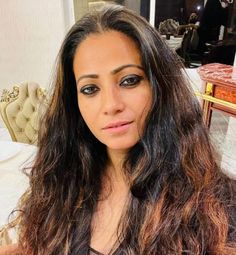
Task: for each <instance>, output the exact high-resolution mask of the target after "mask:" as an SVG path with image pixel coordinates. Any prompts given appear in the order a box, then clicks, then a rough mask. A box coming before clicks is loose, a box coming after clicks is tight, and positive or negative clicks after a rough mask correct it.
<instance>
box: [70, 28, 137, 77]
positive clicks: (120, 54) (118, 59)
mask: <svg viewBox="0 0 236 255" xmlns="http://www.w3.org/2000/svg"><path fill="white" fill-rule="evenodd" d="M124 64H139V65H141V55H140V51H139V49H138V47H137V45H136V43H135V42H134V41H133V40H132V39H131V38H130V37H128V36H127V35H125V34H123V33H121V32H118V31H113V30H111V31H106V32H102V33H96V34H91V35H89V36H88V37H87V38H86V39H85V40H84V41H82V42H81V43H80V45H79V46H78V47H77V49H76V52H75V56H74V62H73V68H74V71H76V70H79V71H80V72H83V71H94V68H96V69H97V70H98V71H99V69H102V68H103V69H105V68H108V69H114V68H116V67H117V66H121V65H124ZM90 69H92V70H90Z"/></svg>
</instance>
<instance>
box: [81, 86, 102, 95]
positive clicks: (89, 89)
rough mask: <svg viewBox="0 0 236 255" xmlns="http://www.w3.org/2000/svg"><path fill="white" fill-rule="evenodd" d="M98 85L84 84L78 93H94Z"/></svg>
mask: <svg viewBox="0 0 236 255" xmlns="http://www.w3.org/2000/svg"><path fill="white" fill-rule="evenodd" d="M98 90H99V89H98V87H97V86H96V85H86V86H84V87H82V88H81V89H80V93H82V94H84V95H88V96H91V95H94V94H95V93H96V92H97V91H98Z"/></svg>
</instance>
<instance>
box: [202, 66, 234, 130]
mask: <svg viewBox="0 0 236 255" xmlns="http://www.w3.org/2000/svg"><path fill="white" fill-rule="evenodd" d="M198 72H199V75H200V77H201V79H202V80H203V81H204V82H205V88H204V92H205V94H204V95H203V99H205V100H204V104H203V118H204V121H205V123H206V125H207V126H208V127H210V124H211V116H212V111H214V110H217V111H221V112H223V113H225V114H228V115H230V116H233V117H236V67H233V66H230V65H225V64H217V63H213V64H207V65H203V66H201V67H200V68H199V69H198Z"/></svg>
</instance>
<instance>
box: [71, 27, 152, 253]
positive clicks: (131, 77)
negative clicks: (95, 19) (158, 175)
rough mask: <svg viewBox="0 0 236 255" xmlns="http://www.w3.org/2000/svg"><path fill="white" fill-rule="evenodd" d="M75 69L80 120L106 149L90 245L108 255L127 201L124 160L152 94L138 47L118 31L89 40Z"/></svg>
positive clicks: (139, 130)
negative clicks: (104, 165)
mask: <svg viewBox="0 0 236 255" xmlns="http://www.w3.org/2000/svg"><path fill="white" fill-rule="evenodd" d="M73 69H74V75H75V79H76V81H77V95H78V107H79V110H80V112H81V115H82V117H83V119H84V121H85V122H86V124H87V126H88V127H89V129H90V130H91V132H92V133H93V134H94V136H95V137H96V138H97V139H98V140H99V141H100V142H102V143H103V144H105V145H106V147H107V153H108V158H109V159H110V162H109V164H108V166H107V169H106V170H107V173H108V174H107V175H108V177H109V181H108V179H106V177H104V182H103V186H104V188H103V190H102V191H101V201H99V202H98V207H97V210H96V212H95V213H94V215H93V219H92V237H91V243H90V245H91V247H93V248H94V249H96V250H98V251H100V252H102V253H103V254H107V253H108V252H109V251H110V249H111V248H112V246H113V245H114V244H115V242H116V240H117V232H116V231H117V227H118V223H119V220H120V217H121V215H122V212H123V211H124V210H123V209H124V208H125V205H126V202H127V199H128V198H129V185H128V182H127V181H126V180H125V178H124V176H123V171H122V167H121V166H122V160H123V158H124V156H125V155H126V153H127V151H128V150H129V149H130V148H131V147H133V146H134V145H135V144H136V143H137V142H138V140H139V139H140V136H141V135H142V132H143V129H144V126H145V120H146V117H147V114H148V112H149V110H150V107H151V102H152V91H151V87H150V84H149V81H148V79H147V77H146V75H145V72H144V70H143V67H142V63H141V55H140V52H139V50H138V48H137V46H136V44H135V43H134V41H133V40H132V39H130V38H129V37H127V36H126V35H125V34H123V33H120V32H117V31H106V32H102V33H99V34H98V33H97V34H91V35H89V36H88V37H87V38H86V39H85V40H84V41H83V42H82V43H81V44H80V45H79V46H78V48H77V50H76V53H75V57H74V62H73ZM111 126H112V127H111ZM108 182H109V183H108ZM107 187H109V188H107ZM110 188H111V189H110Z"/></svg>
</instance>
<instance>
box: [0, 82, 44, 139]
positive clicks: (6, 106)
mask: <svg viewBox="0 0 236 255" xmlns="http://www.w3.org/2000/svg"><path fill="white" fill-rule="evenodd" d="M45 107H46V91H45V89H42V88H40V87H39V85H38V84H37V83H34V82H26V83H23V84H21V85H19V86H14V87H13V90H12V91H11V92H10V91H8V90H3V93H2V97H1V100H0V113H1V116H2V119H3V121H4V123H5V125H6V127H7V129H8V130H9V133H10V135H11V138H12V140H13V141H17V142H22V143H29V144H37V134H38V122H39V117H40V114H41V113H42V112H43V110H44V109H45Z"/></svg>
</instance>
